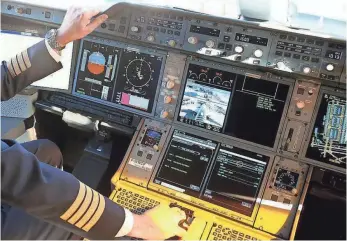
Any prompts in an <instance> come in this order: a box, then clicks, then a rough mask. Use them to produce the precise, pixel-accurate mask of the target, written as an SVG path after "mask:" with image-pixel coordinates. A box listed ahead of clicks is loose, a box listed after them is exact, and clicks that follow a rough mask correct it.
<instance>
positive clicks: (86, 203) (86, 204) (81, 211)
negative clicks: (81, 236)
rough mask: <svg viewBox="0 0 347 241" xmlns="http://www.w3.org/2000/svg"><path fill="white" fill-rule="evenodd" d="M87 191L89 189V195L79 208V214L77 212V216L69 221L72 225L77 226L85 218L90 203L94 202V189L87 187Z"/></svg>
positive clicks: (87, 194)
mask: <svg viewBox="0 0 347 241" xmlns="http://www.w3.org/2000/svg"><path fill="white" fill-rule="evenodd" d="M86 189H87V193H86V196H85V198H84V200H83V202H82V204H81V206H80V207H79V209H78V210H77V212H75V214H74V215H72V217H71V218H69V220H68V222H69V223H71V224H75V223H76V222H77V221H78V220H79V219H80V218H81V217H83V216H84V215H85V214H86V213H87V209H88V207H89V205H90V203H91V202H92V197H93V193H92V189H91V188H90V187H88V186H86Z"/></svg>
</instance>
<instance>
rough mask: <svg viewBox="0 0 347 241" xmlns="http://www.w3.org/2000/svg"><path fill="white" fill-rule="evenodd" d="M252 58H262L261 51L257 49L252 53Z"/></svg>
mask: <svg viewBox="0 0 347 241" xmlns="http://www.w3.org/2000/svg"><path fill="white" fill-rule="evenodd" d="M254 56H255V57H257V58H261V57H262V56H263V51H262V50H261V49H257V50H256V51H254Z"/></svg>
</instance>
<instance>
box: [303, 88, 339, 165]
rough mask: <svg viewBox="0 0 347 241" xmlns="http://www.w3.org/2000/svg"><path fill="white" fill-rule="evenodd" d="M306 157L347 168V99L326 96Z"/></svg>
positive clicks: (320, 108) (319, 111)
mask: <svg viewBox="0 0 347 241" xmlns="http://www.w3.org/2000/svg"><path fill="white" fill-rule="evenodd" d="M306 157H307V158H310V159H313V160H317V161H320V162H324V163H328V164H332V165H335V166H338V167H343V168H346V99H345V98H344V97H338V96H335V95H330V94H324V95H323V98H322V101H321V103H320V106H319V110H318V114H317V118H316V121H315V123H314V128H313V132H312V134H311V139H310V143H309V146H308V148H307V152H306Z"/></svg>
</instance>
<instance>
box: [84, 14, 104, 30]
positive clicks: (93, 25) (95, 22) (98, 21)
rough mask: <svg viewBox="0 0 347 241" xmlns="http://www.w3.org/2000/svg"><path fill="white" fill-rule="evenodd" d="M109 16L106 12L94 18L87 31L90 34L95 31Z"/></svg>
mask: <svg viewBox="0 0 347 241" xmlns="http://www.w3.org/2000/svg"><path fill="white" fill-rule="evenodd" d="M107 18H108V16H107V15H106V14H103V15H100V16H99V17H97V18H96V19H94V20H93V21H92V22H91V23H89V24H88V25H87V27H86V31H87V32H88V34H89V33H91V32H93V31H94V30H95V29H96V28H97V27H99V26H100V25H101V24H102V23H103V22H105V21H106V19H107Z"/></svg>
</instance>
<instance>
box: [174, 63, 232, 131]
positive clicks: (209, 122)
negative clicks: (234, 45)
mask: <svg viewBox="0 0 347 241" xmlns="http://www.w3.org/2000/svg"><path fill="white" fill-rule="evenodd" d="M235 76H236V75H235V74H232V73H229V72H225V71H221V70H217V69H213V68H207V67H203V66H199V65H195V64H190V65H189V68H188V73H187V82H186V87H185V90H184V94H183V99H182V103H181V109H180V113H179V116H178V120H179V121H181V122H184V123H188V124H191V125H195V126H200V127H203V128H206V129H208V130H213V131H216V132H221V131H222V128H223V126H224V121H225V117H226V113H227V109H228V105H229V100H230V95H231V89H232V86H233V84H234V79H235Z"/></svg>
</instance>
